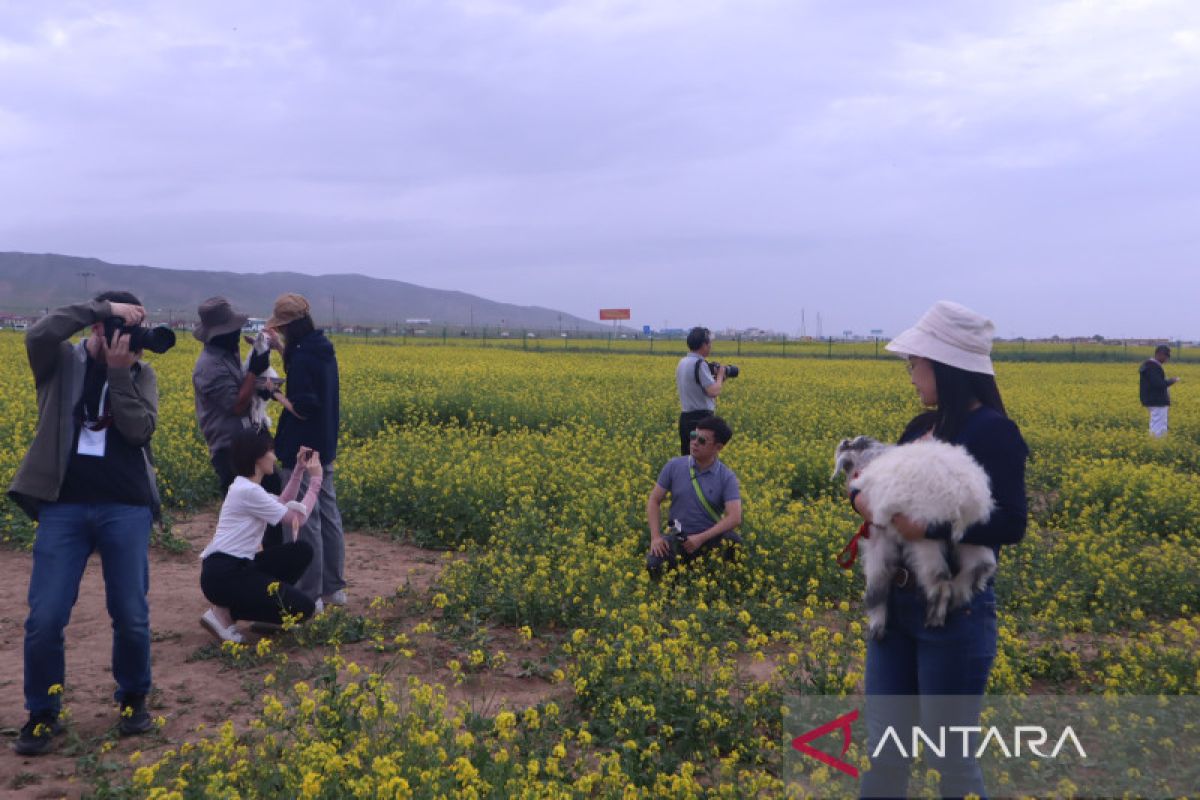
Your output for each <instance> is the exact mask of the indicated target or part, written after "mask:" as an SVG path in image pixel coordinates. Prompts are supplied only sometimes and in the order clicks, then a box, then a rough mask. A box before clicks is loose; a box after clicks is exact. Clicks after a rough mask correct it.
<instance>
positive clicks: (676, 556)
mask: <svg viewBox="0 0 1200 800" xmlns="http://www.w3.org/2000/svg"><path fill="white" fill-rule="evenodd" d="M664 536H665V537H666V539H667V541H668V543H670V545H671V550H670V552H668V553H667V554H666V555H665V556H656V555H654V553H650V554H648V555H647V556H646V569H647V570H649V571H650V577H651V578H652V579H654V580H658V579H659V578H661V577H662V573H663V570H664V569H674V568H675V567H676V566H677V565H679V564H690V563H691V562H693V561H695V560H696V559H698V558H703V557H704V556H706V555H708V554H709V553H711V552H713V551H714V550H716V549H718V548H720V550H721V555H722V557H723V558H724V559H725V560H726V561H729V560H732V559H733V558H734V554H735V553H736V552H737V548H738V546H739V545H741V544H742V537H741V536H738V535H737V534H736V533H734V532H733V531H730V532H729V533H723V534H721V535H720V536H718V537H717V538H715V539H709V540H708V541H707V542H705V543H704V544H702V545H700V548H699V549H698V550H696V551H695V552H694V553H689V552H687V551H686V550H684V549H683V543H682V541H681V540H680V538H679V534H676V533H668V534H664ZM685 538H686V537H685Z"/></svg>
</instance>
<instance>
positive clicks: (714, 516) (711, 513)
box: [688, 464, 721, 522]
mask: <svg viewBox="0 0 1200 800" xmlns="http://www.w3.org/2000/svg"><path fill="white" fill-rule="evenodd" d="M688 469H689V470H690V471H691V473H692V488H693V489H695V490H696V497H697V498H698V499H699V500H700V505H702V506H704V510H705V511H707V512H708V515H709V516H710V517H712V521H713V522H720V521H721V515H720V514H718V513H717V512H716V510H715V509H713V507H712V504H711V503H709V502H708V498H707V497H705V496H704V492H702V491H700V481H699V480H698V479H697V478H696V465H695V464H689V465H688Z"/></svg>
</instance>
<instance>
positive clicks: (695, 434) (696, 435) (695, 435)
mask: <svg viewBox="0 0 1200 800" xmlns="http://www.w3.org/2000/svg"><path fill="white" fill-rule="evenodd" d="M689 436H691V439H692V441H693V442H695V443H696V444H708V443H709V442H710V441H712V440H711V439H708V438H705V437H704V436H703V435H701V433H700V431H692V432H691V433H690V434H689Z"/></svg>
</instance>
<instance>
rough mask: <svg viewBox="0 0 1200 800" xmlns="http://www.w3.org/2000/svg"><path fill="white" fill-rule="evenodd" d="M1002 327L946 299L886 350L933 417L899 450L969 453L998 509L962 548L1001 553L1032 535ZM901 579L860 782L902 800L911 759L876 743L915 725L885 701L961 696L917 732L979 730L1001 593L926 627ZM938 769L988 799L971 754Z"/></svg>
mask: <svg viewBox="0 0 1200 800" xmlns="http://www.w3.org/2000/svg"><path fill="white" fill-rule="evenodd" d="M994 331H995V326H994V325H993V324H992V322H991V320H989V319H987V318H986V317H984V316H983V315H981V314H979V313H977V312H975V311H972V310H971V309H969V308H967V307H965V306H962V305H959V304H958V303H953V302H950V301H946V300H942V301H939V302H937V303H935V304H934V305H933V307H932V308H930V309H929V310H928V311H926V312H925V314H924V315H923V316H922V317H921V318H920V319H919V320H917V323H916V324H915V325H913V326H912V327H911V328H908V329H907V330H905V331H903V332H902V333H900V334H899V335H898V336H896V337H895V338H894V339H892V340H891V341H890V342H889V343H888V344H887V349H888V350H890V351H891V352H893V353H896V354H897V355H899V356H901V357H903V358H905V359H906V361H907V362H908V370H909V374H910V376H911V377H910V380H911V381H912V384H913V387H914V388H915V389H916V391H917V396H918V397H919V399H920V401H921V403H922V404H923V405H925V406H927V407H929V408H931V409H932V410H929V411H926V412H924V413H922V414H920V415H918V416H917V417H916V418H915V419H913V420H912V422H910V423H909V424H908V426H907V428H906V429H905V431H904V433H903V435H902V436H901V437H900V444H906V443H908V442H912V441H915V440H917V439H920V438H923V437H927V436H932V437H933V438H935V439H939V440H941V441H944V442H950V443H952V444H956V445H961V446H962V447H964V448H965V449H966V450H967V452H968V453H970V454H971V456H972V457H973V458H974V459H975V460H976V461H977V462H978V463H979V464H980V466H982V467H983V469H984V471H985V472H986V473H987V475H988V479H989V482H990V484H991V492H992V499H993V501H994V502H995V509H994V510H993V511H992V514H991V516H990V517H989V518H988V519H987V521H986V522H983V523H979V524H976V525H972V526H971V527H969V528H967V530H966V532H965V533H964V534H963V536H962V539H961V541H962V542H963V543H966V544H975V545H985V546H989V547H992V548H993V549H994V550H995V551H996V553H997V556H999V552H1000V548H1001V547H1002V546H1004V545H1014V544H1016V543H1018V542H1020V541H1021V539H1022V538H1023V537H1024V535H1025V527H1026V519H1027V516H1028V514H1027V508H1026V499H1025V461H1026V459H1027V458H1028V455H1029V448H1028V447H1027V446H1026V444H1025V440H1024V439H1023V438H1022V437H1021V432H1020V430H1019V429H1018V428H1017V426H1016V424H1015V423H1014V422H1013V421H1012V420H1011V419H1009V418H1008V416H1007V413H1006V412H1005V408H1004V403H1003V401H1002V400H1001V399H1000V390H999V388H998V387H997V385H996V379H995V369H994V368H993V365H992V359H991V350H992V335H993V332H994ZM850 503H851V505H852V506H853V508H854V510H855V511H856V512H858V513H859V514H861V515H862V517H863V518H864V519H867V520H870V519H871V510H870V504H871V498H870V497H869V496H867V495H866V494H865V493H861V492H857V491H852V492H851V495H850ZM892 525H893V526H894V527H895V528H896V529H897V530H898V531H899V532H900V534H901V535H902V536H903V537H904V538H905V539H907V540H909V541H916V540H919V539H935V540H939V539H940V540H945V539H947V538H948V537H949V533H950V525H949V524H948V523H945V524H934V525H926V524H924V523H922V522H920V521H918V520H913V519H910V518H908V517H907V516H906V515H904V514H897V515H896V516H895V517H894V518H893V519H892ZM902 572H903V571H897V580H896V581H895V583H894V585H893V586H892V587H891V589H890V592H889V596H888V600H887V602H888V621H887V627H886V628H885V632H884V635H883V636H882V637H880V638H879V639H872V640H871V641H869V642H868V643H867V659H866V675H865V684H866V693H867V713H866V717H867V734H868V737H869V744H868V752H870V753H873V754H875V755H873V756H872V759H871V769H870V771H868V772H867V773H866V774H865V775H864V778H863V783H862V785H861V786H860V794H861V795H862V796H863V797H873V796H883V795H887V796H892V797H903V796H904V795H905V793H906V791H907V786H908V773H909V767H910V763H909V760H908V759H907V758H906V757H905V756H904V754H903V753H900V752H897V751H895V750H894V749H893V750H888V749H886V748H879V749H878V750H877V747H876V746H877V745H878V744H879V742H880V741H881V740H882V737H883V735H884V733H885V732H886V730H887V728H888V726H889V725H899V724H908V725H911V724H912V721H911V720H908V721H907V722H906V721H905V720H902V719H899V717H900V716H903V714H902V713H901V711H900V710H899V707H898V705H897V704H895V703H894V702H888V699H889V697H894V696H906V695H937V696H947V695H953V696H955V701H954V702H953V703H950V704H933V703H931V704H928V705H930V707H933V706H939V707H940V706H942V705H944V706H945V707H944V708H942V709H941V710H940V711H937V712H934V713H932V714H931V716H937V717H938V719H936V720H930V719H925V717H924V716H922V718H921V720H920V722H921V724H922V725H923V726H928V725H930V724H932V725H934V726H936V725H966V726H970V725H978V724H979V708H980V698H981V697H982V695H983V691H984V688H985V687H986V686H987V682H988V676H989V675H990V673H991V669H992V663H993V661H994V660H995V657H996V639H997V628H996V596H995V593H994V591H993V588H992V585H991V583H990V582H989V584H988V586H987V588H986V589H984V590H983V591H982V592H978V593H977V594H975V596H974V597H972V598H971V600H970V601H969V603H968V604H967V605H966V606H962V607H959V608H956V609H952V610H951V611H950V613H949V614H948V615H947V617H946V621H945V624H944V625H942V626H941V627H926V625H925V596H924V593H923V592H921V591H919V590H917V589H916V582H915V581H912V580H907V576H905V578H906V579H905V580H903V581H901V580H900V579H899V578H900V575H901V573H902ZM872 697H874V698H875V700H874V702H873V701H872ZM960 698H961V702H959V699H960ZM926 705H927V704H926V703H924V701H922V702H921V703H919V704H918V705H917V706H912V705H911V704H906V705H905V708H910V707H918V708H921V709H922V710H923V711H924V710H925V709H926ZM926 729H927V730H928V729H929V728H928V727H926ZM951 750H953V748H951ZM931 766H933V767H934V768H936V769H937V770H938V771H939V774H940V775H941V793H942V795H943V796H945V797H963V796H965V795H966V794H967V793H973V794H976V795H980V796H984V795H985V794H986V789H985V788H984V785H983V776H982V773H981V771H980V768H979V764H978V763H977V762H976V761H975V760H974V758H971V757H969V756H964V755H963V754H962V753H961V752H958V753H953V752H950V751H947V752H946V756H945V757H944V758H938V759H936V763H934V764H932V765H931Z"/></svg>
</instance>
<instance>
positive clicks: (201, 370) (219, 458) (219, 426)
mask: <svg viewBox="0 0 1200 800" xmlns="http://www.w3.org/2000/svg"><path fill="white" fill-rule="evenodd" d="M196 312H197V315H198V316H199V317H200V322H199V324H197V325H196V327H195V328H194V329H193V330H192V335H193V336H195V337H196V339H198V340H199V341H200V342H201V343H203V344H204V349H203V350H201V351H200V357H199V358H197V359H196V366H195V368H194V369H193V370H192V388H193V389H194V390H195V393H196V420H197V421H198V422H199V424H200V432H201V434H203V436H204V441H205V442H206V443H207V444H208V452H209V457H210V458H211V460H212V466H213V471H214V472H215V473H216V474H217V479H218V481H219V482H220V486H221V496H222V497H223V496H224V495H225V491H226V490H227V489H228V488H229V484H231V483H233V479H234V477H235V476H234V472H233V462H232V461H231V460H230V447H231V446H232V444H233V437H234V435H235V434H237V432H238V431H241V430H242V429H244V428H247V427H249V426H250V404H251V401H252V400H253V399H254V381H255V379H256V378H257V377H258V376H259V375H261V374H262V373H263V372H265V371H266V370H267V368H268V367H269V366H270V365H271V364H270V359H271V354H270V351H267V352H265V353H261V354H252V355H251V356H250V361H249V364H248V368H247V369H243V368H242V359H241V334H242V326H243V325H245V324H246V321H247V319H248V317H247V316H246V315H245V314H242V313H239V312H237V311H235V310H234V308H233V306H232V305H231V304H230V302H229V301H228V300H227V299H225V298H224V297H210V298H208V299H207V300H205V301H204V302H203V303H201V304H200V307H199V308H198V309H197V310H196Z"/></svg>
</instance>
